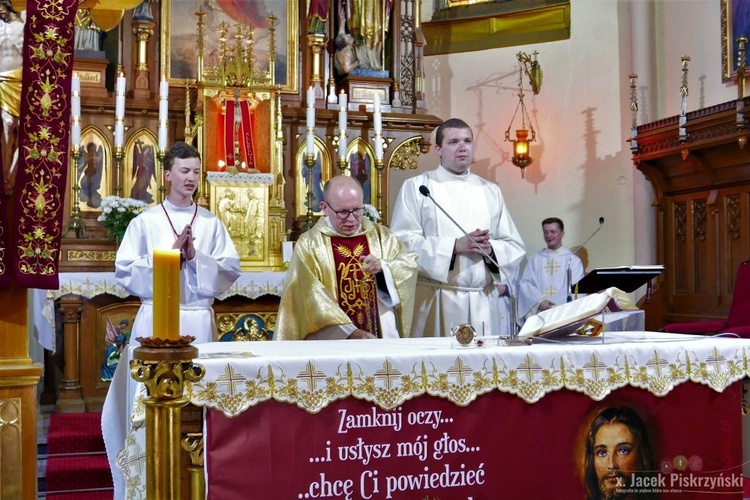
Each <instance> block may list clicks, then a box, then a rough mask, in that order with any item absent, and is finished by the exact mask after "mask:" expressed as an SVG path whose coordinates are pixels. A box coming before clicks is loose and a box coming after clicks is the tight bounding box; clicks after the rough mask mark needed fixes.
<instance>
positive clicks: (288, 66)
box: [161, 0, 298, 92]
mask: <svg viewBox="0 0 750 500" xmlns="http://www.w3.org/2000/svg"><path fill="white" fill-rule="evenodd" d="M297 5H298V2H297V1H296V0H244V1H237V0H163V1H162V2H161V18H162V19H163V20H166V22H163V23H162V32H161V39H162V40H163V41H164V43H163V44H162V61H163V63H162V64H163V66H164V67H163V68H162V70H163V73H164V74H166V75H168V76H169V79H170V83H172V84H173V85H183V84H185V83H186V82H187V81H195V80H196V79H197V78H198V57H197V52H198V51H197V50H196V46H197V40H196V29H197V23H198V17H197V16H196V12H199V11H202V12H203V13H204V14H205V16H204V17H203V25H204V27H203V31H204V50H205V52H204V68H206V69H209V68H211V67H216V66H218V63H219V52H220V41H219V37H220V35H219V32H218V30H219V28H220V27H224V28H226V30H227V31H226V34H225V37H226V39H228V41H227V42H226V44H227V50H231V49H233V48H234V43H235V42H234V40H235V35H236V33H237V25H238V24H241V25H245V26H248V27H250V28H252V29H251V31H250V33H251V35H252V44H251V46H252V47H253V49H254V56H255V61H256V67H257V68H260V69H261V70H265V69H268V68H269V54H268V50H269V39H270V37H269V34H270V30H269V27H270V24H269V20H268V16H271V15H273V16H275V17H276V21H275V23H274V29H275V32H274V45H275V47H276V51H275V52H276V53H275V54H274V57H275V62H274V66H275V72H274V75H275V83H276V84H277V85H280V86H281V88H282V89H283V90H284V91H287V92H297V45H298V34H297V25H296V22H297V16H298V15H297ZM243 33H245V30H244V29H243Z"/></svg>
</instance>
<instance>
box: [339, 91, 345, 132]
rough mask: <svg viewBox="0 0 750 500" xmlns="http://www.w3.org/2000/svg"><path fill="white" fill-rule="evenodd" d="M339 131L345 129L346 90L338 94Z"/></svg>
mask: <svg viewBox="0 0 750 500" xmlns="http://www.w3.org/2000/svg"><path fill="white" fill-rule="evenodd" d="M339 131H341V132H345V131H346V92H344V91H343V90H342V91H341V93H340V94H339Z"/></svg>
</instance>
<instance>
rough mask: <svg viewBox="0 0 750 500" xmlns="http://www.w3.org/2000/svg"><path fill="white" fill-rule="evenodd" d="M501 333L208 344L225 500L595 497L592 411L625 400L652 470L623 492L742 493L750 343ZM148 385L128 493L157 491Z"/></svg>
mask: <svg viewBox="0 0 750 500" xmlns="http://www.w3.org/2000/svg"><path fill="white" fill-rule="evenodd" d="M495 344H496V342H495V340H494V339H490V340H489V341H488V342H486V343H485V344H484V345H483V346H482V347H456V346H454V345H452V340H451V339H450V338H435V339H400V340H371V341H348V340H343V341H306V342H268V343H266V342H261V343H257V342H256V343H245V342H239V343H231V344H220V343H214V344H203V345H199V346H198V348H199V352H200V354H199V358H198V359H197V360H196V362H197V363H200V364H201V365H203V366H204V367H205V371H206V373H205V377H204V378H203V379H202V380H201V381H200V382H196V383H192V384H190V383H186V391H187V395H188V396H189V398H190V402H191V403H192V404H194V405H197V406H200V407H203V408H204V435H203V442H204V455H203V456H204V457H205V478H206V491H207V495H208V498H232V497H236V495H237V492H241V491H245V492H247V491H253V492H254V496H255V497H256V498H304V499H307V498H367V499H390V498H419V499H424V498H430V499H432V498H473V499H479V498H488V499H489V498H501V497H503V498H530V496H533V497H536V498H582V497H584V496H585V494H586V477H587V476H586V470H587V469H588V470H590V471H591V472H590V474H594V472H593V470H594V469H593V467H594V466H593V465H591V464H592V463H593V460H594V458H593V457H592V456H591V455H593V452H592V450H591V449H590V447H589V449H588V450H587V437H588V435H589V434H591V433H592V432H593V431H591V428H592V425H593V424H592V423H593V422H594V421H595V420H596V419H597V416H599V415H600V414H601V413H602V412H604V411H609V412H615V413H617V412H619V411H621V410H623V409H626V410H627V412H628V413H629V414H630V415H631V420H632V419H636V420H638V421H640V422H641V425H642V430H641V431H639V432H638V433H637V434H638V442H637V443H635V444H632V443H631V444H630V448H628V451H627V452H628V453H630V452H632V453H633V454H634V455H635V454H636V453H638V454H639V455H638V456H639V457H640V458H641V462H642V463H643V465H642V468H641V469H639V470H636V471H635V472H632V473H628V474H625V473H624V472H623V473H622V474H620V476H618V477H621V479H620V480H621V481H623V485H621V487H622V488H630V489H629V490H628V491H632V492H637V493H641V494H647V493H648V494H653V495H658V496H659V497H660V498H665V497H669V494H670V493H673V494H674V498H680V499H683V498H703V497H705V495H706V494H708V492H710V493H711V495H712V498H738V499H739V498H742V482H743V471H742V464H743V449H742V443H743V440H742V423H743V422H742V418H743V417H742V411H741V407H742V382H741V380H742V379H743V378H744V377H746V376H747V375H748V374H750V364H749V362H748V361H749V359H748V355H749V354H750V342H749V341H747V340H742V339H734V338H712V337H708V338H707V337H701V336H687V335H675V334H666V333H657V332H610V333H605V335H604V336H603V337H599V338H583V337H571V338H569V340H568V341H566V342H554V343H549V344H539V345H528V346H513V347H508V346H497V345H495ZM133 384H134V382H133ZM144 396H145V392H144V391H143V390H140V391H137V395H136V397H135V400H134V406H133V412H132V428H131V432H130V435H129V438H128V439H127V441H126V447H125V448H124V449H123V450H122V452H121V453H120V456H119V457H118V464H119V465H120V468H121V470H122V471H123V474H124V478H125V483H126V484H127V485H128V491H127V498H145V482H146V478H145V476H144V473H143V471H144V470H145V467H144V464H145V458H144V457H145V456H146V454H147V453H146V450H145V429H144V427H143V420H144V415H145V409H144V404H143V398H144ZM633 415H635V416H633ZM629 425H630V424H629ZM631 430H632V428H631ZM634 435H635V434H634ZM591 439H593V437H592V438H591ZM597 450H598V449H597ZM617 453H618V454H623V455H625V454H627V453H625V452H622V451H618V452H617ZM587 455H589V457H588V459H587ZM596 455H597V456H600V455H602V452H600V451H596ZM645 464H648V467H646V466H645ZM613 481H614V480H613ZM625 483H627V484H625ZM639 498H640V497H639ZM643 498H650V497H649V496H644V497H643Z"/></svg>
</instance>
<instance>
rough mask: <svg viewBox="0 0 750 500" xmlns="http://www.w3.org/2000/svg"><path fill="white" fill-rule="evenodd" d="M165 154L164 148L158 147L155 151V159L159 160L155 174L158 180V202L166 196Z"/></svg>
mask: <svg viewBox="0 0 750 500" xmlns="http://www.w3.org/2000/svg"><path fill="white" fill-rule="evenodd" d="M165 156H167V151H166V150H164V149H160V150H159V151H157V152H156V160H157V161H158V162H159V173H158V175H157V176H156V177H157V179H158V181H157V184H158V194H157V196H158V198H159V200H158V201H159V203H161V202H162V201H164V198H166V191H167V187H166V186H165V185H164V157H165Z"/></svg>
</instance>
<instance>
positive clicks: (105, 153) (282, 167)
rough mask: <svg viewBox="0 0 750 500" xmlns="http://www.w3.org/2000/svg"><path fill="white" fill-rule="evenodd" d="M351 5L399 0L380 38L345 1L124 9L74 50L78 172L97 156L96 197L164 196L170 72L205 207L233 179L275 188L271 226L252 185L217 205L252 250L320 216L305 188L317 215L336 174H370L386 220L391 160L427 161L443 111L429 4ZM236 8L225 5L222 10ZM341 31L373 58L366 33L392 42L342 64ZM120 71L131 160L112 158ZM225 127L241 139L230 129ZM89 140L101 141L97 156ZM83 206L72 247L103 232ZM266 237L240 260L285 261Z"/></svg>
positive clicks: (171, 129) (186, 1) (171, 121)
mask: <svg viewBox="0 0 750 500" xmlns="http://www.w3.org/2000/svg"><path fill="white" fill-rule="evenodd" d="M350 1H352V2H361V3H362V5H370V4H371V5H372V6H375V7H377V8H378V9H381V10H380V11H379V12H381V19H383V17H382V13H383V11H382V9H383V8H384V7H385V6H390V12H389V13H386V14H387V15H386V16H385V18H384V19H385V22H384V23H382V24H381V25H379V26H380V28H379V31H377V33H379V35H377V36H375V35H371V34H370V33H371V32H370V31H367V30H366V29H365V30H363V28H361V27H357V26H356V24H357V23H355V22H353V21H352V20H351V19H346V15H345V14H342V12H345V11H341V12H340V11H339V7H340V5H339V4H340V3H341V0H329V1H327V2H326V1H322V2H321V1H308V0H274V1H272V2H268V1H266V2H255V3H257V9H256V8H254V9H249V10H248V12H247V13H243V14H242V16H240V18H241V22H240V23H237V22H227V23H226V24H225V25H221V24H220V22H219V21H221V20H227V19H229V20H230V21H231V12H229V13H227V12H223V11H222V12H223V14H222V15H223V16H224V17H219V16H218V14H217V12H216V11H212V12H208V10H207V9H205V8H203V10H201V6H202V5H203V2H201V1H200V0H163V1H162V2H160V3H159V4H158V7H157V4H155V3H152V4H151V7H150V9H151V11H150V14H151V16H152V19H150V20H149V19H148V13H146V14H144V11H143V10H141V12H140V14H137V15H134V14H135V11H126V12H125V15H124V17H123V19H122V21H121V22H120V24H119V26H116V27H114V28H113V29H111V30H110V31H108V32H106V35H102V38H103V40H104V41H103V46H102V49H103V50H101V51H79V52H77V53H76V58H75V70H76V71H77V72H78V73H79V74H80V75H81V82H82V89H81V95H82V117H81V124H82V129H83V134H84V139H83V148H84V149H83V150H84V157H83V159H82V160H81V162H82V163H81V165H82V166H81V169H83V168H84V165H83V164H84V163H85V162H86V159H87V158H89V159H90V160H91V161H96V162H98V163H96V165H98V168H100V169H101V171H102V174H101V175H100V178H97V182H99V183H100V185H99V186H98V196H106V195H109V194H119V195H121V196H131V192H132V193H136V194H140V195H142V196H143V197H144V201H147V203H149V204H152V205H153V204H155V203H158V202H160V201H161V199H162V198H163V196H164V195H165V194H166V193H165V192H164V190H163V187H162V186H161V183H160V179H161V176H162V170H161V163H160V162H159V161H158V156H159V155H158V154H156V155H154V153H155V152H158V149H157V137H158V134H157V131H158V128H159V82H160V81H161V80H162V79H166V80H167V81H168V82H169V100H168V141H167V142H168V144H169V145H171V144H172V143H174V142H175V141H177V140H184V141H186V142H189V143H192V144H193V145H195V146H196V147H197V148H198V149H199V151H201V153H202V157H203V174H204V176H203V182H202V183H201V185H200V188H199V190H198V193H197V195H198V201H199V203H200V204H202V205H203V206H205V207H207V208H209V209H210V210H213V211H215V212H217V213H218V212H219V209H218V205H219V202H220V200H219V199H216V197H217V196H218V197H221V196H223V195H224V193H225V191H226V188H231V189H234V188H233V187H232V186H235V187H236V186H237V185H241V186H244V187H245V188H248V189H249V187H250V186H252V189H258V188H260V187H262V189H265V190H266V192H265V196H264V197H263V198H264V200H265V201H264V207H263V210H261V211H260V213H261V214H262V216H263V217H264V218H265V219H264V222H263V224H262V227H261V226H257V227H256V228H255V229H253V228H251V227H250V224H251V219H253V217H255V215H254V210H253V209H252V206H251V205H250V204H249V202H248V200H249V195H248V194H247V189H245V188H243V189H244V191H243V190H242V189H241V190H239V191H237V192H236V193H235V194H234V195H232V196H234V198H235V199H234V202H235V203H234V207H233V208H232V210H234V212H231V211H230V212H224V214H219V216H220V217H224V216H225V215H226V214H231V217H232V218H233V219H234V223H235V230H236V234H234V235H233V238H234V237H235V236H237V238H240V239H241V242H240V243H241V245H242V246H243V247H244V248H246V249H247V251H248V252H250V253H253V254H254V255H257V254H255V253H254V252H256V248H259V247H257V245H255V244H252V245H251V244H249V243H248V241H250V238H251V236H252V237H257V235H258V234H261V233H262V234H263V238H265V239H267V238H269V237H271V235H272V237H273V238H274V239H275V238H277V235H279V236H278V238H279V239H283V238H285V237H291V238H292V239H294V238H296V236H297V235H298V234H299V232H300V231H301V230H302V228H303V226H305V225H306V224H308V223H309V222H310V221H309V220H308V219H309V218H310V217H309V215H310V214H309V211H308V207H307V196H306V195H307V192H308V190H311V191H312V194H313V204H312V207H313V210H312V215H313V216H314V217H317V216H319V215H320V212H319V211H318V210H317V209H318V206H317V205H316V203H317V202H318V201H319V200H318V199H317V195H319V192H320V188H321V186H322V184H323V183H324V182H325V181H327V180H328V179H329V178H330V177H331V176H334V175H338V174H339V173H344V174H346V175H354V176H357V177H358V178H360V180H362V181H363V182H364V184H365V192H366V196H367V197H368V199H367V200H366V201H367V202H369V203H371V204H373V205H375V206H376V207H378V208H379V209H380V210H381V212H382V215H383V217H384V220H385V221H386V222H387V221H388V213H387V207H388V198H389V196H390V194H389V181H390V175H389V169H391V168H400V169H403V168H416V165H417V157H418V156H419V155H420V154H424V153H426V152H427V151H428V149H429V146H430V143H429V135H430V132H431V131H432V130H433V129H434V128H435V127H436V126H437V125H439V123H440V120H439V119H438V118H437V117H435V116H432V115H429V113H428V110H427V105H426V102H425V100H424V92H423V89H422V82H423V80H424V68H423V62H422V51H423V46H424V40H423V36H422V34H421V27H420V25H419V15H420V14H419V8H420V4H419V2H418V1H415V0H403V1H398V2H386V1H384V0H350ZM222 5H223V4H222ZM229 7H231V6H230V5H229V3H227V5H226V6H225V7H222V8H229ZM323 7H327V16H326V18H325V19H324V20H322V21H321V18H320V12H321V11H320V9H321V8H323ZM263 9H268V10H266V11H264V10H263ZM230 10H231V9H230ZM255 10H257V12H255ZM324 10H325V9H324ZM243 16H244V17H243ZM188 21H189V23H188ZM342 32H343V33H350V34H352V35H354V38H357V37H360V35H361V37H360V38H361V39H360V38H358V39H357V41H356V42H355V45H357V44H361V46H358V48H357V50H358V51H360V57H366V56H365V55H363V54H364V53H363V52H362V51H363V50H366V47H367V44H368V43H370V42H374V43H375V44H377V42H378V41H380V42H381V43H380V44H377V45H373V47H374V46H377V48H378V49H377V50H376V49H374V48H373V49H369V50H370V51H371V52H370V56H369V57H371V61H370V67H367V68H360V69H358V70H355V71H351V72H349V73H343V72H340V70H338V69H337V68H336V57H337V55H338V53H337V45H336V42H335V40H336V37H337V35H339V34H340V33H342ZM373 37H374V38H373ZM118 61H119V62H120V64H119V65H118ZM117 69H120V70H121V71H123V72H124V73H125V74H126V77H127V90H126V106H125V120H124V123H125V138H124V139H125V148H124V149H125V152H124V157H123V158H120V159H119V160H120V161H118V158H116V156H115V149H116V148H115V147H114V144H113V134H112V131H111V130H112V124H113V122H114V107H115V102H114V101H115V99H114V73H115V71H116V70H117ZM309 87H313V88H314V89H315V102H314V107H315V111H316V113H315V126H314V134H315V147H316V152H318V153H319V157H318V159H317V162H316V165H315V166H314V168H313V170H312V171H311V173H312V174H314V175H313V176H312V179H313V182H312V183H311V185H310V186H308V182H307V181H308V178H309V177H308V175H307V174H308V172H307V167H306V166H305V164H304V151H305V139H306V123H305V116H306V110H305V107H306V105H307V103H306V102H305V101H306V98H305V94H306V92H305V91H306V89H307V88H309ZM342 91H345V92H346V93H347V95H348V97H349V99H348V100H349V104H348V108H347V109H348V119H347V124H346V134H347V144H348V145H347V150H346V153H347V162H346V163H342V162H341V161H340V159H339V152H338V145H339V135H340V134H339V132H340V131H339V126H338V113H339V106H338V96H339V94H340V93H341V92H342ZM375 94H379V95H380V96H381V101H382V103H383V108H382V111H383V113H382V122H383V133H382V141H383V145H384V148H383V149H384V157H383V168H382V169H379V168H376V164H375V162H374V154H375V150H374V146H373V138H374V131H373V113H372V111H373V110H372V102H373V99H374V96H375ZM235 103H240V104H241V105H238V106H235ZM235 110H236V111H235ZM228 116H229V119H228V118H227V117H228ZM234 116H238V117H239V118H237V119H236V124H237V127H238V128H239V130H240V133H239V134H235V133H234V130H233V129H234V125H233V124H234V123H235V121H233V120H231V118H232V117H234ZM228 133H230V134H232V135H233V137H229V139H227V134H228ZM243 133H247V134H249V135H247V134H245V135H242V134H243ZM238 135H239V137H237V136H238ZM248 137H249V139H248ZM87 141H88V142H91V146H90V152H89V154H88V157H87V156H86V151H87V150H86V147H87V145H88V142H87ZM250 143H252V146H253V147H252V148H250V147H249V144H250ZM248 151H251V153H250V154H249V153H248ZM227 153H229V154H227ZM154 156H156V157H157V158H156V159H153V157H154ZM378 166H379V165H378ZM234 167H237V169H236V170H235V168H234ZM81 171H83V170H81ZM212 172H224V174H222V175H223V176H224V177H221V176H219V177H220V178H219V180H216V179H215V178H214V180H213V181H212V182H209V179H210V178H213V177H212V176H211V175H209V174H211V173H212ZM227 173H238V174H239V175H240V179H239V180H237V179H228V178H227V177H226V175H228V174H227ZM77 175H79V176H80V173H78V174H77ZM247 176H254V177H247ZM72 181H73V175H71V184H72ZM217 182H218V184H217ZM232 183H234V184H232ZM88 188H91V186H90V185H89V186H88ZM160 188H161V189H160ZM231 189H230V190H231ZM68 203H70V201H68ZM93 205H96V203H94V204H93ZM228 206H229V204H228V203H227V202H225V203H224V204H223V208H227V207H228ZM70 209H72V207H69V210H68V213H70ZM79 209H80V212H81V217H82V219H83V222H84V225H85V229H86V238H85V239H81V238H80V237H79V238H77V239H76V238H73V236H75V235H74V234H73V232H72V231H71V232H68V234H67V237H68V238H69V239H67V240H65V242H64V244H65V245H68V246H69V247H75V248H79V247H80V246H81V245H86V244H87V243H86V242H87V241H88V240H89V239H91V238H94V239H100V240H103V239H104V238H105V237H106V234H105V231H104V229H103V228H102V227H101V226H100V224H99V223H98V222H97V221H96V217H97V216H98V213H99V212H98V209H97V207H96V206H87V205H86V203H85V202H84V201H81V203H79ZM249 212H253V214H250V215H248V213H249ZM239 219H242V224H240V223H239ZM253 220H254V219H253ZM226 222H227V221H226V220H225V223H226ZM66 223H67V221H66ZM253 235H255V236H253ZM236 242H238V240H236ZM261 246H262V248H263V252H265V254H264V255H265V257H264V259H263V260H262V261H253V262H249V261H248V262H245V261H243V267H244V268H245V269H247V270H262V269H278V268H279V266H280V265H281V257H280V250H279V248H280V242H279V241H264V242H263V243H262V245H261ZM63 254H65V250H63ZM101 264H102V265H101V266H100V267H101V268H102V269H106V268H107V267H108V266H111V263H108V262H106V263H101ZM76 266H77V264H74V261H70V262H68V263H65V264H64V266H63V268H64V270H75V268H76Z"/></svg>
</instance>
